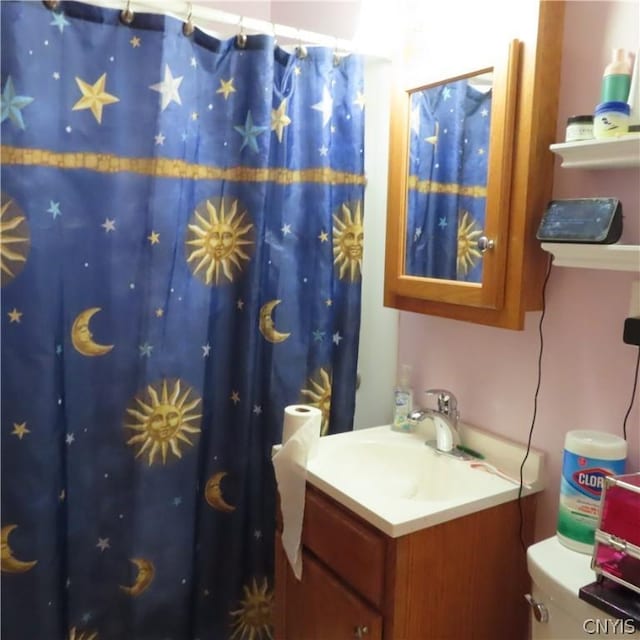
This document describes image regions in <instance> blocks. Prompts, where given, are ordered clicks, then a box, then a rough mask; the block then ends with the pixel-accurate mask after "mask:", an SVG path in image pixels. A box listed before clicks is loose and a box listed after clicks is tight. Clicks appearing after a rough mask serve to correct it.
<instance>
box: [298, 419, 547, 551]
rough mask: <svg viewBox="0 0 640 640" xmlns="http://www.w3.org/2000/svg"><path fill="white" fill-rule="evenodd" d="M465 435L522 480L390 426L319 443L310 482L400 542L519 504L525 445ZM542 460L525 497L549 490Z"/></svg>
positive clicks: (466, 429) (530, 467) (466, 431)
mask: <svg viewBox="0 0 640 640" xmlns="http://www.w3.org/2000/svg"><path fill="white" fill-rule="evenodd" d="M460 431H461V434H462V438H463V442H464V443H465V444H466V446H469V447H472V448H473V449H475V450H476V451H480V452H481V453H482V454H483V455H485V458H486V461H487V462H489V461H490V462H493V464H495V466H496V467H498V468H499V469H500V470H501V471H503V472H506V473H508V474H509V475H510V476H512V477H513V478H514V479H515V481H510V480H505V479H503V478H502V477H498V476H496V475H494V474H490V473H487V472H486V471H485V470H481V469H471V468H470V462H468V461H464V460H455V459H452V458H449V457H446V456H442V455H440V454H438V453H437V452H435V451H433V450H432V449H430V448H429V447H427V446H425V444H424V442H425V436H424V434H417V433H408V434H407V433H398V432H395V431H393V430H391V429H390V427H389V426H388V425H384V426H381V427H372V428H370V429H361V430H357V431H349V432H346V433H340V434H335V435H331V436H325V437H323V438H320V441H319V444H318V450H317V454H316V455H315V456H314V457H313V458H312V459H311V460H309V462H308V465H307V482H309V483H310V484H312V485H314V486H315V487H317V488H319V489H321V490H322V491H323V492H325V493H326V494H327V495H329V496H330V497H332V498H334V499H335V500H336V501H337V502H339V503H341V504H342V505H344V506H345V507H347V508H349V509H351V510H352V511H353V512H354V513H356V514H357V515H359V516H360V517H362V518H363V519H364V520H366V521H367V522H369V523H370V524H372V525H374V526H375V527H377V528H378V529H380V530H381V531H382V532H384V533H386V534H387V535H389V536H391V537H394V538H395V537H399V536H403V535H406V534H409V533H413V532H415V531H418V530H420V529H424V528H426V527H431V526H434V525H437V524H440V523H442V522H446V521H448V520H452V519H454V518H459V517H461V516H465V515H468V514H471V513H475V512H477V511H480V510H482V509H487V508H490V507H495V506H497V505H500V504H503V503H505V502H509V501H511V500H516V499H517V497H518V491H519V488H520V487H519V470H520V465H521V463H522V459H523V456H524V453H525V447H524V446H523V445H519V444H516V443H513V442H511V441H508V440H505V439H504V438H501V437H498V436H495V435H493V434H489V433H488V432H485V431H482V430H479V429H476V428H475V427H471V426H469V425H461V426H460ZM543 457H544V456H543V454H542V453H540V452H538V451H535V450H532V451H530V453H529V456H528V458H527V463H526V465H525V468H524V480H525V482H527V483H528V484H529V485H530V486H529V488H525V487H523V490H522V495H523V496H525V495H529V494H531V493H535V492H538V491H541V490H542V488H543V482H542V470H543Z"/></svg>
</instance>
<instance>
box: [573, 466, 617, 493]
mask: <svg viewBox="0 0 640 640" xmlns="http://www.w3.org/2000/svg"><path fill="white" fill-rule="evenodd" d="M610 475H613V474H612V473H611V471H609V470H608V469H602V468H601V467H596V468H595V469H584V470H578V471H574V472H573V475H572V476H571V478H572V480H573V483H572V484H574V485H575V487H576V488H577V489H579V490H581V491H584V493H585V494H587V495H590V496H594V497H596V498H598V497H600V494H601V493H602V487H603V486H604V479H605V478H606V477H607V476H610Z"/></svg>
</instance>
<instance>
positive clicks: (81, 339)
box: [0, 2, 364, 640]
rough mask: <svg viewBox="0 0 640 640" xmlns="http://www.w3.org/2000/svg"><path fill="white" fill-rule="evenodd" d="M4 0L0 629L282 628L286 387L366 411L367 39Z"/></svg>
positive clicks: (332, 408)
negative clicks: (362, 380)
mask: <svg viewBox="0 0 640 640" xmlns="http://www.w3.org/2000/svg"><path fill="white" fill-rule="evenodd" d="M120 17H121V14H120V12H119V11H115V10H105V9H100V8H97V7H92V6H89V5H85V4H81V3H74V2H63V3H59V5H58V6H57V8H55V9H54V10H50V9H48V8H47V7H45V6H44V4H43V3H40V2H37V3H36V2H3V3H2V67H1V91H2V95H1V97H2V118H1V134H2V148H1V151H2V176H1V177H2V195H1V206H0V231H1V236H0V240H1V245H0V252H1V272H2V287H3V288H2V487H1V490H2V514H1V515H2V526H1V542H2V551H1V568H2V622H1V631H2V638H3V639H6V640H58V639H60V640H187V639H188V640H195V639H199V640H216V639H225V638H233V639H236V640H237V639H247V640H248V639H251V640H263V639H265V638H270V637H271V635H272V632H271V608H272V599H273V545H274V535H275V534H274V520H275V517H274V515H275V514H274V512H275V496H276V488H275V481H274V477H273V469H272V465H271V459H270V454H271V447H272V445H273V444H274V443H277V442H279V441H280V439H281V429H282V419H283V412H284V408H285V407H286V406H287V405H289V404H294V403H299V402H303V403H307V404H311V405H314V406H317V407H319V408H320V409H321V410H322V414H323V420H322V431H323V433H324V434H326V433H330V432H339V431H344V430H347V429H350V428H351V427H352V418H353V411H354V394H355V380H356V359H357V351H358V330H359V322H360V278H361V272H360V269H361V259H362V243H363V237H362V222H363V190H364V176H363V152H364V150H363V126H364V113H363V111H364V101H363V72H362V60H361V59H360V58H359V57H358V56H356V55H349V56H342V57H340V56H336V55H335V52H334V51H332V50H330V49H327V48H309V50H308V52H306V55H305V52H303V51H302V50H300V52H299V54H295V53H293V52H292V53H287V52H286V51H285V50H284V49H283V48H280V47H279V46H277V45H276V44H275V43H274V40H273V38H272V37H270V36H263V35H249V36H244V37H238V38H231V39H229V40H224V41H222V40H217V39H215V38H213V37H211V36H209V35H206V34H205V33H203V32H201V31H199V30H196V31H195V33H193V34H191V35H189V36H187V35H184V33H183V23H182V22H181V21H180V20H177V19H174V18H171V17H167V16H160V15H148V14H147V15H143V14H136V15H135V17H134V19H133V22H131V23H130V24H125V23H122V22H121V21H120Z"/></svg>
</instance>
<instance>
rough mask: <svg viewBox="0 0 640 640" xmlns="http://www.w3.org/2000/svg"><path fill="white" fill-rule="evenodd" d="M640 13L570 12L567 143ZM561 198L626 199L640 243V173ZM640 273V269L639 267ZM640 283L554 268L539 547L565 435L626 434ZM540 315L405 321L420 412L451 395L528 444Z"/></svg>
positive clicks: (567, 182)
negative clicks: (521, 320) (493, 320)
mask: <svg viewBox="0 0 640 640" xmlns="http://www.w3.org/2000/svg"><path fill="white" fill-rule="evenodd" d="M639 25H640V4H639V3H638V2H637V0H636V1H633V2H611V1H605V2H591V1H584V2H582V1H571V2H567V8H566V22H565V42H564V53H563V63H562V81H561V87H562V88H561V95H560V111H559V120H558V135H557V139H558V140H559V141H561V140H563V138H564V125H565V122H566V119H567V117H568V116H569V115H573V114H579V113H580V114H581V113H590V112H591V111H592V109H593V107H594V106H595V103H596V102H597V101H598V94H599V88H600V81H601V74H602V70H603V69H604V66H605V65H606V63H607V62H608V58H609V56H610V50H611V49H612V48H613V47H624V48H626V49H627V50H636V49H637V48H638V46H640V36H639ZM553 195H554V197H556V198H574V197H575V198H577V197H589V196H616V197H618V198H620V199H621V201H622V203H623V210H624V213H625V216H626V217H625V219H624V224H625V230H624V235H623V238H622V241H623V242H625V243H630V244H631V243H633V244H635V243H639V242H640V172H639V171H638V169H636V168H634V169H621V170H604V171H581V170H576V169H560V168H559V160H556V171H555V178H554V188H553ZM638 271H639V273H640V265H639V266H638ZM639 273H629V272H617V271H598V270H593V269H573V268H563V267H554V268H553V269H552V272H551V276H550V280H549V284H548V287H547V311H546V315H545V319H544V323H543V336H544V351H543V358H542V383H541V387H540V393H539V396H538V406H537V418H536V424H535V427H534V432H533V446H534V447H536V448H537V449H540V450H542V451H545V452H546V454H547V472H548V477H547V487H548V488H547V489H546V491H544V492H543V493H542V494H541V497H540V502H539V507H538V527H537V534H536V535H537V539H541V538H544V537H548V536H549V535H552V534H553V533H554V531H555V526H556V517H557V503H558V490H559V477H560V468H561V465H562V449H563V445H564V435H565V433H566V431H568V430H571V429H599V430H602V431H608V432H611V433H615V434H619V435H621V434H622V422H623V418H624V414H625V413H626V411H627V408H628V406H629V403H630V400H631V391H632V384H633V374H634V369H635V362H636V357H637V348H636V347H633V346H630V345H626V344H624V343H623V342H622V328H623V323H624V319H625V318H626V317H627V315H628V313H629V303H630V295H631V284H632V282H633V281H635V280H638V279H640V275H639ZM540 315H541V314H540V313H539V312H535V313H529V314H528V316H527V322H526V327H525V330H524V331H519V332H516V331H509V330H503V329H494V328H490V327H484V326H480V325H474V324H471V323H466V322H460V321H456V320H447V319H443V318H436V317H430V316H423V315H419V314H412V313H401V314H400V340H399V357H398V362H399V363H410V364H412V365H413V371H414V379H413V383H414V384H413V387H414V390H415V392H416V395H415V397H416V402H419V401H420V392H419V390H421V389H428V388H430V387H445V388H448V389H450V390H452V391H453V392H454V393H455V394H456V396H457V397H458V400H459V406H460V412H461V417H462V420H463V421H465V422H467V423H469V424H473V425H476V426H478V427H482V428H484V429H487V430H489V431H493V432H495V433H498V434H501V435H504V436H507V437H509V438H511V439H512V440H516V441H519V442H522V443H525V442H526V440H527V437H528V433H529V428H530V425H531V421H532V417H533V410H534V392H535V388H536V382H537V377H536V376H537V360H538V352H539V344H540V341H539V337H538V323H539V320H540ZM639 405H640V392H639V391H636V397H635V406H634V409H633V411H632V413H631V415H630V416H629V418H628V421H627V429H628V440H629V460H628V467H627V470H628V471H637V470H640V451H639V448H640V433H639V432H640V414H639V409H638V407H639Z"/></svg>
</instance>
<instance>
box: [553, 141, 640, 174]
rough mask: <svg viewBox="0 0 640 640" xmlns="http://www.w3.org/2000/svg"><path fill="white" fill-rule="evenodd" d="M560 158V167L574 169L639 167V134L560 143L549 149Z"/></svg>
mask: <svg viewBox="0 0 640 640" xmlns="http://www.w3.org/2000/svg"><path fill="white" fill-rule="evenodd" d="M549 148H550V149H551V151H553V153H555V154H558V155H559V156H560V157H561V158H562V164H561V166H562V167H565V168H574V169H621V168H624V167H640V133H629V134H627V135H624V136H619V137H617V138H603V139H599V140H596V139H593V140H580V141H578V142H560V143H557V144H552V145H551V146H550V147H549Z"/></svg>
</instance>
